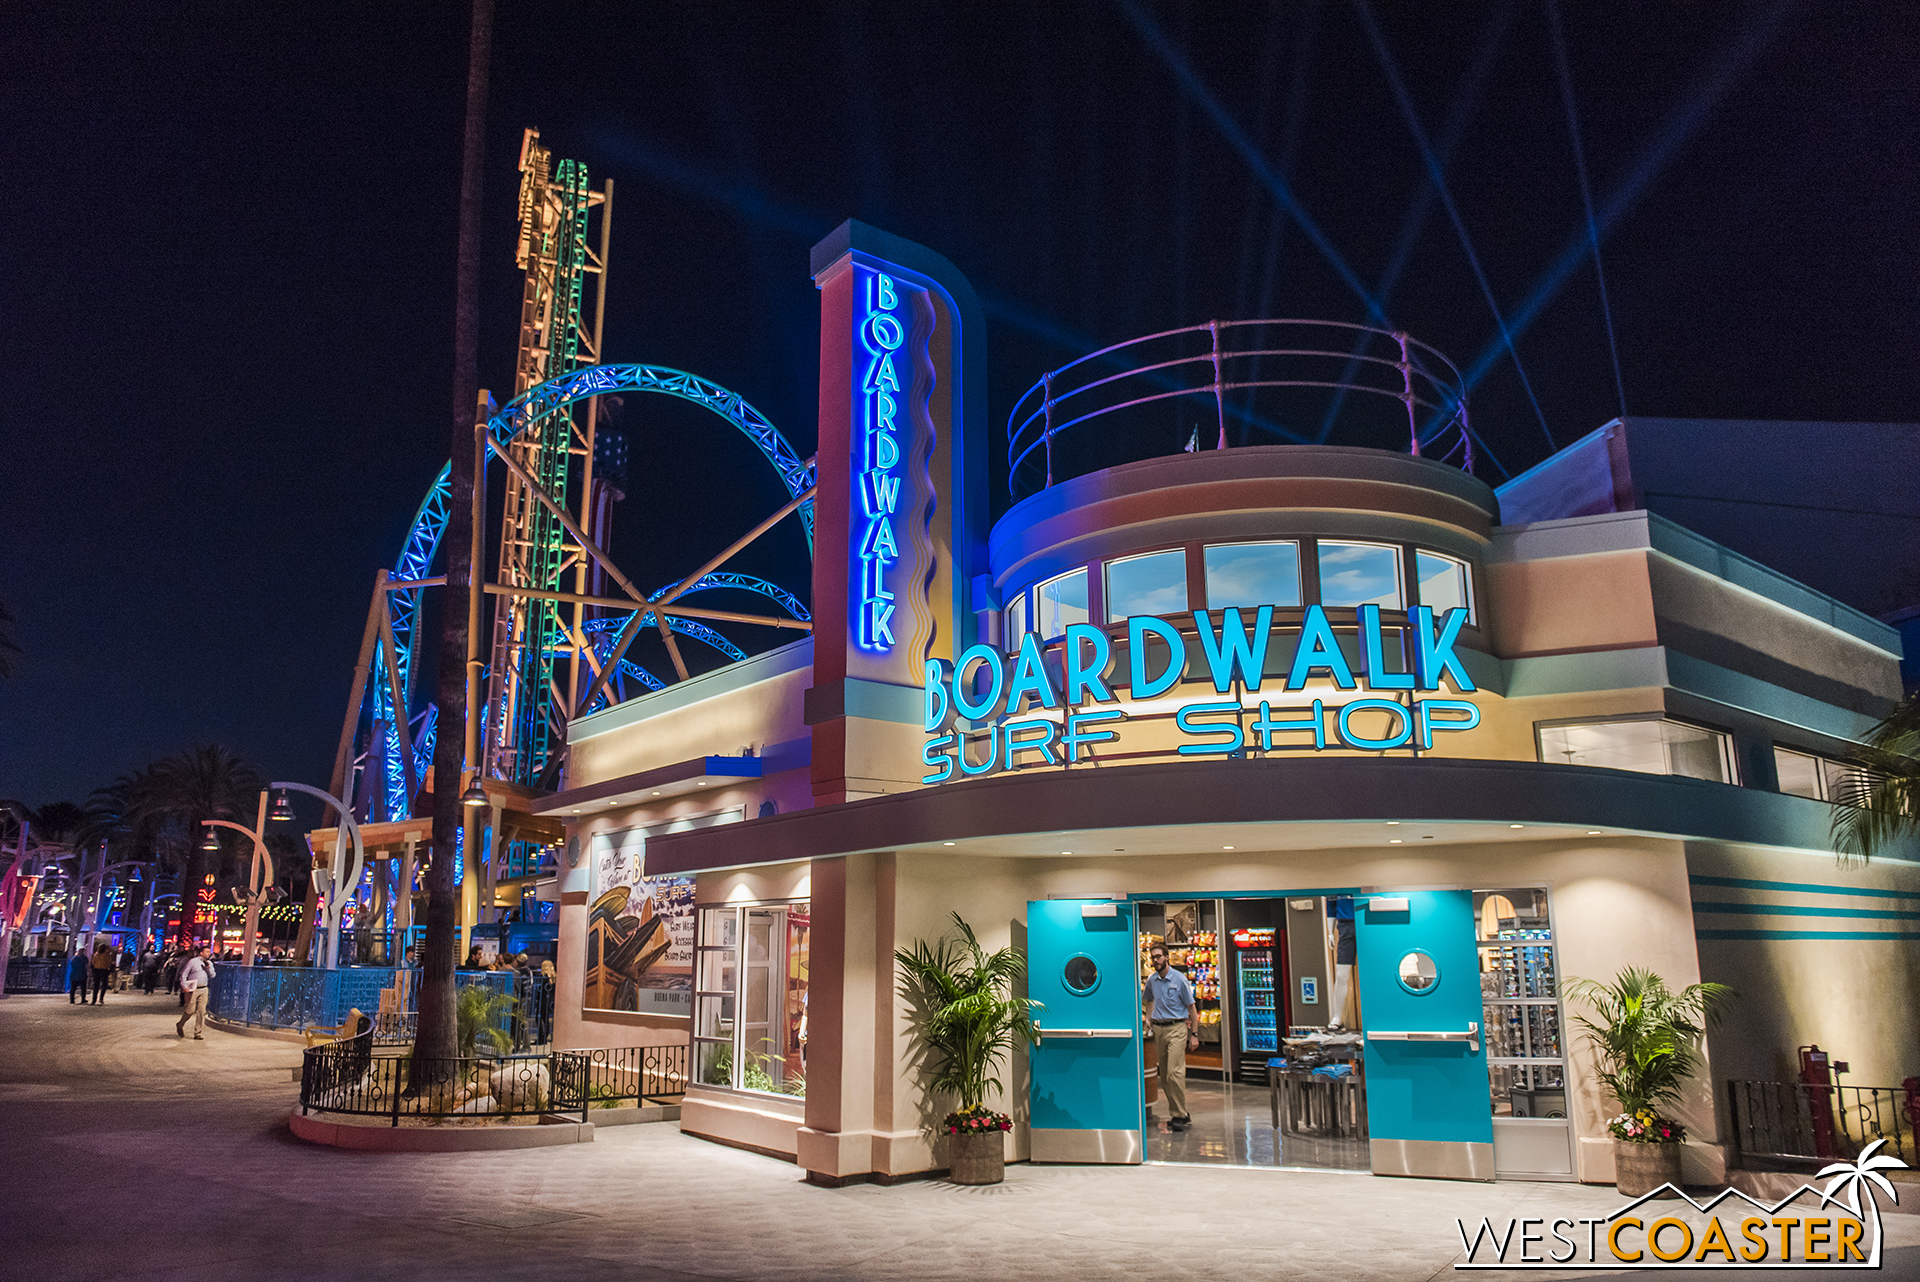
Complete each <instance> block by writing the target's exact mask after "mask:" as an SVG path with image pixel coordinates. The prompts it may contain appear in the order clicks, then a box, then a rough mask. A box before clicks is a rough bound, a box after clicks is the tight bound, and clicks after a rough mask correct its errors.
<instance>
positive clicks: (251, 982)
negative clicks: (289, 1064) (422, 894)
mask: <svg viewBox="0 0 1920 1282" xmlns="http://www.w3.org/2000/svg"><path fill="white" fill-rule="evenodd" d="M516 978H517V977H516V976H515V975H514V973H513V972H512V971H502V970H476V971H466V970H463V971H458V972H456V973H455V975H454V983H455V984H456V985H457V986H458V987H460V988H467V987H470V986H472V985H475V984H478V985H481V986H483V987H486V988H489V989H491V990H493V991H494V992H496V993H502V994H505V995H507V996H509V997H518V998H519V999H520V1009H519V1012H518V1013H517V1014H516V1015H514V1016H507V1017H503V1018H502V1019H501V1022H500V1031H501V1032H502V1033H504V1034H506V1035H507V1036H508V1037H509V1038H511V1039H513V1041H514V1043H515V1044H516V1045H520V1046H525V1045H540V1044H543V1043H545V1042H547V1041H550V1040H551V1039H552V1019H553V1015H552V1011H553V1001H552V992H551V985H550V984H549V983H548V982H547V981H546V979H545V978H544V977H543V976H533V977H531V978H529V979H526V980H523V981H520V982H519V983H518V984H516V982H515V981H516ZM396 987H397V988H398V992H399V998H400V1000H399V1002H398V1007H399V1008H398V1009H397V1010H389V1011H387V1012H384V1013H383V1012H382V1011H381V1010H380V998H381V994H382V993H383V992H385V991H388V990H392V989H395V988H396ZM419 992H420V972H419V971H418V970H417V969H415V970H407V969H404V968H399V967H393V966H343V967H341V968H340V969H339V970H309V969H305V968H301V967H292V966H255V967H252V968H248V967H245V966H236V965H230V964H229V965H216V966H215V969H214V974H213V991H212V992H211V993H210V994H209V995H208V998H207V1014H208V1015H210V1016H212V1017H213V1018H214V1019H218V1020H224V1021H226V1022H228V1023H233V1024H241V1025H244V1026H246V1027H249V1028H286V1029H299V1030H302V1031H304V1030H306V1029H309V1028H337V1027H338V1026H339V1025H341V1024H342V1023H344V1022H345V1021H346V1018H347V1014H348V1012H349V1011H352V1010H356V1009H357V1010H359V1011H360V1012H361V1013H363V1014H365V1015H369V1016H372V1017H373V1019H374V1031H375V1037H376V1040H379V1041H389V1040H411V1039H412V1036H413V1029H414V1022H415V1016H416V1015H417V1014H418V1011H419V1004H418V1003H419Z"/></svg>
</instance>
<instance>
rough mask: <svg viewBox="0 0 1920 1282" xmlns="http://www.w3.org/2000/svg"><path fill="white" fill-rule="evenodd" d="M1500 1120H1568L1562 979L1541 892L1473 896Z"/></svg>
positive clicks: (1490, 1073)
mask: <svg viewBox="0 0 1920 1282" xmlns="http://www.w3.org/2000/svg"><path fill="white" fill-rule="evenodd" d="M1473 919H1474V937H1475V940H1476V942H1477V943H1478V945H1479V948H1480V993H1481V1001H1482V1004H1483V1009H1484V1010H1485V1012H1486V1028H1487V1076H1488V1078H1489V1079H1490V1081H1491V1084H1492V1096H1493V1100H1492V1103H1493V1115H1494V1116H1495V1117H1552V1118H1564V1117H1566V1116H1567V1086H1566V1073H1567V1061H1566V1054H1567V1052H1566V1046H1565V1044H1564V1042H1563V1040H1562V1037H1561V1029H1560V980H1559V972H1558V968H1557V965H1556V959H1555V957H1554V947H1553V929H1552V922H1551V921H1550V920H1549V919H1548V916H1547V892H1546V891H1544V890H1538V889H1533V890H1476V891H1474V892H1473Z"/></svg>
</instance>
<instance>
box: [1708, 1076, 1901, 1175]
mask: <svg viewBox="0 0 1920 1282" xmlns="http://www.w3.org/2000/svg"><path fill="white" fill-rule="evenodd" d="M1908 1081H1909V1083H1910V1084H1909V1085H1906V1086H1809V1085H1805V1084H1803V1083H1800V1082H1740V1081H1729V1082H1728V1083H1727V1086H1728V1094H1729V1101H1730V1103H1731V1105H1732V1109H1733V1133H1734V1138H1735V1140H1736V1142H1737V1143H1738V1144H1739V1145H1740V1152H1741V1154H1742V1155H1743V1156H1745V1157H1755V1158H1763V1159H1767V1160H1770V1161H1781V1162H1819V1161H1825V1160H1828V1159H1833V1158H1852V1157H1854V1156H1856V1155H1858V1153H1859V1152H1860V1150H1861V1149H1863V1148H1865V1147H1866V1146H1867V1145H1869V1144H1871V1143H1872V1142H1873V1141H1875V1140H1885V1141H1886V1142H1887V1147H1886V1150H1885V1151H1886V1152H1888V1153H1889V1154H1891V1155H1892V1156H1894V1157H1897V1158H1900V1159H1901V1160H1902V1161H1904V1162H1908V1163H1912V1162H1913V1161H1914V1160H1915V1144H1914V1130H1915V1126H1916V1124H1920V1081H1916V1080H1915V1079H1911V1078H1909V1079H1908Z"/></svg>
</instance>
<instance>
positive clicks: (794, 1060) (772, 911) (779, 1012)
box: [693, 900, 810, 1095]
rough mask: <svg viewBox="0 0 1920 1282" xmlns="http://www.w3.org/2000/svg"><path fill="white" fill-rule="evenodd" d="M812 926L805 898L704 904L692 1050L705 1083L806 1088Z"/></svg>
mask: <svg viewBox="0 0 1920 1282" xmlns="http://www.w3.org/2000/svg"><path fill="white" fill-rule="evenodd" d="M809 925H810V922H809V918H808V914H807V903H806V901H804V900H802V901H799V902H795V903H785V904H744V905H739V906H729V907H726V908H703V909H701V910H700V941H699V946H698V948H697V949H696V950H695V952H696V961H695V982H696V987H695V989H694V1011H693V1055H694V1072H695V1075H696V1076H697V1077H698V1079H699V1081H700V1082H701V1083H702V1084H704V1085H707V1086H730V1087H733V1088H735V1089H737V1090H748V1091H771V1092H773V1093H774V1094H777V1095H805V1094H806V1093H807V1076H806V1072H807V969H808V933H809Z"/></svg>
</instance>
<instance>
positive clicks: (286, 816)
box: [267, 788, 293, 824]
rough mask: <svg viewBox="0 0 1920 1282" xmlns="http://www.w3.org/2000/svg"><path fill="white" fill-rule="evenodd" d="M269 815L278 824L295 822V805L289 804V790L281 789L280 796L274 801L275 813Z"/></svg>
mask: <svg viewBox="0 0 1920 1282" xmlns="http://www.w3.org/2000/svg"><path fill="white" fill-rule="evenodd" d="M267 817H268V819H270V820H271V821H272V822H274V823H277V824H284V823H292V822H293V807H292V806H290V805H288V804H287V790H286V789H285V788H282V789H281V790H280V795H279V797H277V798H276V799H275V800H274V803H273V813H272V814H271V815H269V816H267Z"/></svg>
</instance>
